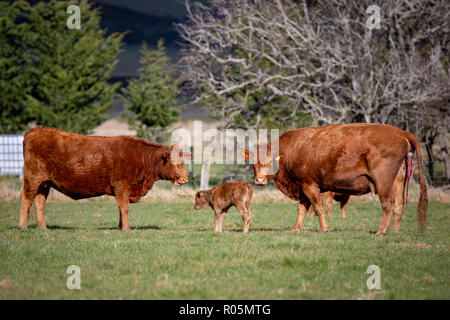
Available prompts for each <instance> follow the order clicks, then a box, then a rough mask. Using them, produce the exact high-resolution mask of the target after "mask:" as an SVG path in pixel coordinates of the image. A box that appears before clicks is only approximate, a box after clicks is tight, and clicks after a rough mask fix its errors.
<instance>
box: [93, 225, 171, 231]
mask: <svg viewBox="0 0 450 320" xmlns="http://www.w3.org/2000/svg"><path fill="white" fill-rule="evenodd" d="M130 228H131V230H132V231H133V230H162V229H161V227H159V226H155V225H147V226H137V227H133V226H130ZM97 229H98V230H111V231H114V230H120V229H119V228H118V227H117V226H116V227H112V226H111V227H100V228H97Z"/></svg>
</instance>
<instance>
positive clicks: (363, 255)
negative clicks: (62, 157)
mask: <svg viewBox="0 0 450 320" xmlns="http://www.w3.org/2000/svg"><path fill="white" fill-rule="evenodd" d="M334 205H335V204H334ZM416 208H417V205H416V204H415V203H411V204H409V205H408V207H407V208H406V211H405V216H406V219H405V220H404V221H403V222H402V225H401V231H400V232H397V233H394V232H391V233H389V234H388V235H386V236H376V235H374V232H375V231H377V229H378V227H379V223H380V221H381V212H380V207H379V203H378V202H373V203H372V202H369V203H360V202H352V201H351V202H350V204H349V209H348V218H347V219H342V218H340V217H339V216H334V217H330V218H327V222H328V225H329V227H330V232H328V233H325V234H322V233H318V232H316V230H317V229H318V221H317V217H314V218H310V217H307V218H306V220H305V224H304V231H302V232H295V233H292V232H288V230H289V228H290V227H292V226H293V224H294V222H295V219H296V203H295V202H280V203H275V202H264V203H253V204H252V211H253V214H254V218H253V221H252V224H251V225H250V231H249V234H248V235H243V234H242V233H241V218H240V216H239V214H238V213H237V211H236V210H235V209H232V210H230V212H229V214H228V216H227V217H226V218H225V222H224V232H223V233H222V234H215V233H214V232H213V213H212V211H211V210H210V209H208V208H205V209H203V210H201V211H195V210H194V209H193V204H192V203H189V202H172V203H168V202H140V203H138V204H135V205H132V206H131V211H130V225H131V227H132V229H133V231H132V232H129V233H123V232H121V231H118V230H117V229H116V227H117V223H118V212H117V206H116V204H115V203H114V202H112V201H106V202H105V201H100V200H92V201H83V202H57V201H54V202H49V203H48V204H47V207H46V213H47V215H46V216H47V226H48V227H49V230H48V231H41V230H40V229H38V228H36V222H35V218H34V215H33V218H32V220H31V222H30V224H29V229H28V230H27V231H19V230H18V229H17V225H18V219H19V215H18V212H19V204H18V203H17V202H6V201H1V202H0V299H450V281H449V280H450V279H449V278H450V277H449V276H450V254H449V245H450V241H449V230H450V215H449V213H450V204H448V203H438V202H432V203H430V205H429V219H428V226H429V229H428V230H427V231H426V233H425V234H423V235H422V234H420V233H419V232H418V230H417V222H416ZM334 210H335V215H336V213H337V212H338V211H339V210H338V208H337V206H336V205H335V206H334ZM70 265H77V266H79V267H80V268H81V290H69V289H67V287H66V281H67V278H68V277H69V276H70V275H69V274H67V273H66V270H67V267H68V266H70ZM370 265H377V266H379V267H380V269H381V289H380V290H369V289H367V286H366V281H367V278H368V277H369V276H370V274H368V273H366V271H367V268H368V266H370Z"/></svg>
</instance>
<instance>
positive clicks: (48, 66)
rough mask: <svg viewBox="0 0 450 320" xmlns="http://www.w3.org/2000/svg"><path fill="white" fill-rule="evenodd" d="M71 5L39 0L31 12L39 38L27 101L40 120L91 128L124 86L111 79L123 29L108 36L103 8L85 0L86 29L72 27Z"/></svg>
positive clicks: (78, 128) (67, 127) (74, 128)
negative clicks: (69, 21) (68, 23)
mask: <svg viewBox="0 0 450 320" xmlns="http://www.w3.org/2000/svg"><path fill="white" fill-rule="evenodd" d="M70 4H71V3H70V2H60V1H54V0H53V1H50V2H48V3H45V2H39V3H37V4H36V5H34V6H33V8H32V10H31V11H30V13H29V14H28V15H27V16H26V18H27V20H28V21H29V24H30V29H31V32H32V35H33V36H34V37H35V39H34V40H33V41H32V42H30V45H29V47H30V50H32V53H33V54H32V57H33V61H32V63H31V66H30V71H31V72H30V81H32V89H31V92H30V94H29V95H28V100H27V103H28V110H29V112H30V113H31V114H32V117H33V118H34V119H35V120H36V122H37V124H38V125H43V126H52V127H57V128H59V129H62V130H67V131H72V132H79V133H87V132H88V131H89V130H90V129H92V128H94V127H96V126H97V125H99V124H100V123H101V122H102V121H103V120H104V119H105V113H106V111H107V110H108V109H109V108H110V106H111V104H112V102H113V98H114V96H115V94H116V90H117V88H118V86H119V85H120V84H119V83H116V84H110V83H108V79H109V77H110V74H111V72H112V70H113V68H114V66H115V65H116V63H117V61H118V60H117V55H118V54H119V52H120V46H121V41H122V38H123V36H124V34H117V33H115V34H111V35H109V36H107V35H106V32H105V30H101V29H100V27H99V25H100V13H99V10H98V9H94V8H93V7H92V5H91V4H89V3H87V2H86V1H80V2H79V3H77V5H78V6H79V7H80V11H81V28H80V29H73V30H71V29H68V28H67V26H66V21H67V19H68V17H69V15H68V14H67V11H66V10H67V7H68V6H69V5H70Z"/></svg>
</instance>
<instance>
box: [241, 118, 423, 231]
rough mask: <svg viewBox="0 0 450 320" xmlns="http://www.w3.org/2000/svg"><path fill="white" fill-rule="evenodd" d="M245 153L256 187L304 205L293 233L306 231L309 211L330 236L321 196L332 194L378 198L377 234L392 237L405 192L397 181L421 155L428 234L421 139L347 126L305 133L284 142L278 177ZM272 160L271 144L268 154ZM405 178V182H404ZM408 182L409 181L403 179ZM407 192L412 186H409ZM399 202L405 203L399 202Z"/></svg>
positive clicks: (383, 127)
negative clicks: (374, 194)
mask: <svg viewBox="0 0 450 320" xmlns="http://www.w3.org/2000/svg"><path fill="white" fill-rule="evenodd" d="M259 149H260V148H259V147H258V148H257V149H256V150H255V151H253V152H249V151H248V150H246V151H245V156H246V158H247V159H248V158H250V157H251V158H252V159H253V160H254V164H253V170H254V174H255V183H256V184H258V185H266V184H267V183H268V181H269V180H270V179H273V180H274V181H275V184H276V186H277V188H278V189H279V190H280V191H282V192H283V193H285V194H286V195H287V196H288V197H290V198H291V199H294V200H298V201H299V206H298V218H297V222H296V224H295V226H294V228H293V230H300V229H301V228H302V224H303V219H304V217H305V215H306V213H307V212H308V209H309V207H310V206H311V204H312V206H313V209H314V211H315V212H316V214H317V215H318V217H319V223H320V229H319V231H322V232H323V231H327V230H328V226H327V223H326V221H325V217H324V214H323V207H322V203H321V197H320V193H321V192H327V191H333V192H339V193H342V194H347V195H362V194H366V193H369V192H371V189H372V190H373V189H374V190H375V192H377V193H378V196H379V199H380V202H381V206H382V208H383V218H382V222H381V226H380V229H379V230H378V232H377V234H385V233H387V231H388V228H389V223H390V218H391V214H392V210H396V212H395V217H394V225H393V229H398V227H399V224H400V220H401V214H402V210H399V208H400V207H401V206H402V205H403V201H402V202H401V203H400V202H396V201H395V198H396V197H397V193H398V194H400V193H401V198H403V192H404V188H403V189H402V190H401V191H400V190H397V189H399V188H396V187H395V185H396V183H394V182H395V180H396V179H399V180H400V179H402V176H403V174H404V173H403V170H400V167H401V165H402V163H405V166H406V170H407V172H408V177H409V175H410V173H411V170H412V169H411V167H412V156H413V153H414V150H415V151H416V152H417V161H418V165H419V179H420V198H419V206H418V212H417V217H418V223H419V227H420V229H421V231H424V230H425V225H426V212H427V206H428V198H427V188H426V184H425V179H424V176H423V172H422V162H421V160H422V159H421V151H420V145H419V142H418V141H417V139H416V138H415V137H414V135H412V134H411V133H409V132H406V131H403V130H400V129H398V128H396V127H394V126H391V125H381V124H363V123H360V124H347V125H330V126H325V127H312V128H302V129H297V130H292V131H288V132H286V133H284V134H282V135H281V136H280V137H279V155H280V157H279V160H278V172H277V173H276V174H272V171H273V165H274V162H273V161H270V162H268V163H262V161H260V159H259V157H258V155H257V153H258V152H257V151H259ZM267 149H268V150H269V156H270V144H269V146H268V148H267ZM399 175H401V176H399ZM403 181H406V180H405V179H404V177H403ZM404 185H405V186H406V185H407V183H404ZM399 198H400V197H399Z"/></svg>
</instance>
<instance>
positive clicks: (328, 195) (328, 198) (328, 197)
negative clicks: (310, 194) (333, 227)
mask: <svg viewBox="0 0 450 320" xmlns="http://www.w3.org/2000/svg"><path fill="white" fill-rule="evenodd" d="M323 196H324V198H325V208H326V209H327V216H329V217H332V216H333V211H332V210H331V204H332V202H333V197H334V192H325V193H324V194H323Z"/></svg>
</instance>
